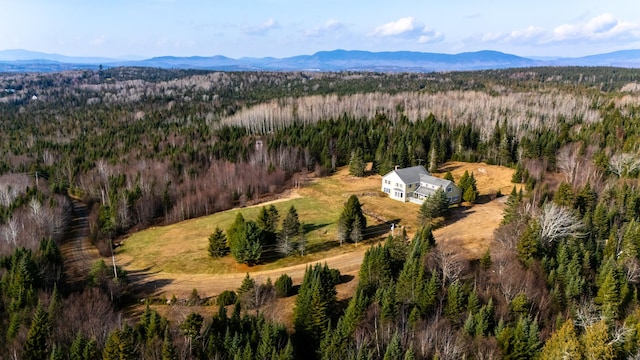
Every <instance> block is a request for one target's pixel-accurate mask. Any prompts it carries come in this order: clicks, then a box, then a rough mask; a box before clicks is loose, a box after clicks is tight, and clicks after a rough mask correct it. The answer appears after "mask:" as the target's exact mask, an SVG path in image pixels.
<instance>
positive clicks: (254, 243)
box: [227, 213, 264, 266]
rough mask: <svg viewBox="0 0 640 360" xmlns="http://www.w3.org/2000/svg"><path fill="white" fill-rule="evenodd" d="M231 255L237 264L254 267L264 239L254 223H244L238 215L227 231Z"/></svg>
mask: <svg viewBox="0 0 640 360" xmlns="http://www.w3.org/2000/svg"><path fill="white" fill-rule="evenodd" d="M227 238H228V241H229V247H230V248H231V255H233V257H234V258H235V259H236V261H237V262H239V263H244V264H248V265H249V266H252V265H255V264H256V263H257V262H258V261H260V257H261V255H262V244H263V242H264V237H263V233H262V230H261V229H260V228H259V227H258V225H257V224H256V223H255V222H254V221H245V220H244V217H242V214H240V213H238V215H237V216H236V220H235V222H234V223H233V224H232V225H231V227H230V228H229V229H228V230H227Z"/></svg>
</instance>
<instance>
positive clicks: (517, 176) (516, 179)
mask: <svg viewBox="0 0 640 360" xmlns="http://www.w3.org/2000/svg"><path fill="white" fill-rule="evenodd" d="M523 172H524V169H523V168H522V165H520V164H517V165H516V171H514V172H513V175H512V176H511V182H512V183H514V184H522V182H523V181H522V176H523Z"/></svg>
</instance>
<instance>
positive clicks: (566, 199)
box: [553, 181, 574, 207]
mask: <svg viewBox="0 0 640 360" xmlns="http://www.w3.org/2000/svg"><path fill="white" fill-rule="evenodd" d="M553 201H554V202H555V203H556V204H558V205H560V206H566V207H572V206H573V201H574V199H573V188H572V187H571V185H569V184H568V183H566V182H564V181H563V182H561V183H560V185H558V190H556V193H555V195H554V196H553Z"/></svg>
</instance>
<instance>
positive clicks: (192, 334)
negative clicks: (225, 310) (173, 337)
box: [180, 312, 204, 355]
mask: <svg viewBox="0 0 640 360" xmlns="http://www.w3.org/2000/svg"><path fill="white" fill-rule="evenodd" d="M203 321H204V318H203V317H202V315H200V314H198V313H194V312H192V313H191V314H189V315H188V316H187V318H186V319H185V320H184V322H183V323H182V324H180V331H182V334H183V335H184V336H185V337H186V338H187V341H188V342H189V352H190V353H191V354H192V355H196V354H197V352H198V348H199V346H198V345H199V341H200V329H201V328H202V324H203Z"/></svg>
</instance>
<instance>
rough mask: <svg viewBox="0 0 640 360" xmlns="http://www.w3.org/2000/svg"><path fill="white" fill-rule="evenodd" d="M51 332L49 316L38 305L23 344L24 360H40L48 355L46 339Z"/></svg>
mask: <svg viewBox="0 0 640 360" xmlns="http://www.w3.org/2000/svg"><path fill="white" fill-rule="evenodd" d="M50 330H51V324H50V322H49V315H48V314H47V312H46V311H45V310H44V309H43V308H42V306H40V305H38V307H37V308H36V312H35V314H34V316H33V321H32V322H31V328H30V329H29V332H28V333H27V340H26V341H25V343H24V356H23V358H24V359H33V360H42V359H46V358H47V356H48V355H49V349H48V348H47V338H48V336H49V332H50Z"/></svg>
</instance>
